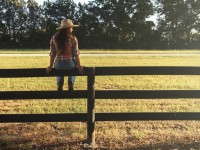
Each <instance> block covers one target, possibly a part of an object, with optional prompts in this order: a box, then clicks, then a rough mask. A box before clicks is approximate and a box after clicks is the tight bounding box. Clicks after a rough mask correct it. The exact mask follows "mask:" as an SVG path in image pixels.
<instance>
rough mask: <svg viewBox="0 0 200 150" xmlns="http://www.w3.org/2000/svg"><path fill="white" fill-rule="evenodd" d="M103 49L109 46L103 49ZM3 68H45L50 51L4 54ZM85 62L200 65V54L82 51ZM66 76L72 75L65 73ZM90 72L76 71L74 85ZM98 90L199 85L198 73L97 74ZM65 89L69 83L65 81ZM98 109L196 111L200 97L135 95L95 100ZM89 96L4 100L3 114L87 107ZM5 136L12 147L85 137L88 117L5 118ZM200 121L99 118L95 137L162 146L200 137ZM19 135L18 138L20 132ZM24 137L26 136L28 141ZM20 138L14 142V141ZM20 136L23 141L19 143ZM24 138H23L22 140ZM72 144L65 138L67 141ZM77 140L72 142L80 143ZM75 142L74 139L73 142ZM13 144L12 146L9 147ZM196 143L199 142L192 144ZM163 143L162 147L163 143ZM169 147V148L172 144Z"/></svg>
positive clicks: (26, 84) (22, 83) (120, 144)
mask: <svg viewBox="0 0 200 150" xmlns="http://www.w3.org/2000/svg"><path fill="white" fill-rule="evenodd" d="M103 53H104V51H103ZM0 58H1V59H0V68H45V67H47V66H48V64H49V57H48V56H47V57H44V56H43V57H21V56H20V57H0ZM81 62H82V65H84V66H87V67H89V66H200V57H199V56H195V57H164V56H162V57H161V56H157V57H152V56H145V57H142V56H134V57H125V56H109V57H108V56H107V57H102V56H81ZM65 81H67V77H65ZM86 82H87V78H86V77H77V80H76V84H75V90H79V89H80V90H85V89H86V88H87V83H86ZM0 84H1V86H0V91H26V90H27V91H31V90H32V91H37V90H38V91H40V90H56V88H57V87H56V81H55V77H49V78H42V77H41V78H17V79H15V78H3V79H0ZM95 87H96V89H97V90H104V89H106V90H109V89H114V90H117V89H118V90H168V89H171V90H200V77H199V76H193V75H189V76H170V75H167V76H163V75H162V76H158V75H155V76H153V75H139V76H98V77H96V81H95ZM64 88H65V90H66V89H67V84H65V87H64ZM95 105H96V107H95V108H96V112H196V111H200V101H199V99H164V100H163V99H162V100H161V99H154V100H152V99H145V100H140V99H137V100H135V99H131V100H126V99H125V100H113V99H110V100H96V104H95ZM86 111H87V101H86V99H73V100H69V99H61V100H60V99H51V100H8V101H4V100H2V101H1V102H0V112H1V114H7V113H16V114H20V113H25V114H29V113H31V114H32V113H33V114H35V113H79V112H80V113H86ZM0 126H1V128H0V147H1V142H2V141H3V143H8V144H7V145H11V146H10V147H12V146H13V147H14V146H16V145H18V147H19V145H21V147H22V148H31V147H32V146H33V145H35V146H38V147H39V146H41V145H48V144H51V145H55V144H56V143H60V144H61V145H62V143H68V142H69V141H78V140H83V139H85V137H86V125H85V124H84V123H28V124H14V125H12V124H0ZM199 127H200V123H199V122H196V121H141V122H140V121H134V122H97V124H96V130H95V131H96V142H97V144H99V145H102V146H105V147H108V148H111V149H112V148H122V149H125V148H138V149H139V148H141V147H143V148H145V147H148V148H149V149H156V148H157V149H159V147H163V146H166V143H168V146H170V144H171V145H172V147H171V148H177V147H176V146H174V147H173V145H175V144H176V143H182V145H183V144H187V143H188V144H190V143H193V141H196V144H199V141H200V136H199V135H200V130H199ZM16 137H17V138H18V139H19V141H18V143H17V142H16V141H17V138H16ZM23 139H27V141H24V140H23ZM13 141H14V142H16V143H17V144H13V143H14V142H13ZM20 142H21V144H19V143H20ZM22 143H23V144H22ZM66 145H67V144H65V147H67V146H66ZM77 145H78V143H77V144H76V145H71V147H73V148H74V147H75V148H74V149H78V148H77ZM68 147H70V144H69V145H68ZM7 148H8V147H7ZM193 148H195V147H193ZM160 149H161V148H160ZM169 149H170V148H169Z"/></svg>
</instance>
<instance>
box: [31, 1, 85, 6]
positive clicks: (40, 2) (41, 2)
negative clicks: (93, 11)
mask: <svg viewBox="0 0 200 150" xmlns="http://www.w3.org/2000/svg"><path fill="white" fill-rule="evenodd" d="M35 1H36V2H38V3H39V4H40V5H42V4H43V2H44V1H46V0H35ZM51 1H53V0H51ZM88 1H89V0H74V2H75V3H77V4H78V3H79V2H80V3H81V4H83V3H87V2H88Z"/></svg>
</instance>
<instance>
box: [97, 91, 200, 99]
mask: <svg viewBox="0 0 200 150" xmlns="http://www.w3.org/2000/svg"><path fill="white" fill-rule="evenodd" d="M172 98H200V90H129V91H126V90H97V91H96V92H95V99H172Z"/></svg>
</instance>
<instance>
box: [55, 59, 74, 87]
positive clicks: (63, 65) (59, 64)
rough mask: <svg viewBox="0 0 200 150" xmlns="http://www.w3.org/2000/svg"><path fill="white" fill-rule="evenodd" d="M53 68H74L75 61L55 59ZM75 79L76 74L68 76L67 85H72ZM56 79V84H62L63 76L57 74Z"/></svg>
mask: <svg viewBox="0 0 200 150" xmlns="http://www.w3.org/2000/svg"><path fill="white" fill-rule="evenodd" d="M54 68H55V69H57V70H71V69H74V68H76V63H75V61H74V60H68V61H60V60H55V62H54ZM75 79H76V76H68V85H70V84H72V85H74V82H75ZM56 81H57V86H63V84H64V76H57V77H56Z"/></svg>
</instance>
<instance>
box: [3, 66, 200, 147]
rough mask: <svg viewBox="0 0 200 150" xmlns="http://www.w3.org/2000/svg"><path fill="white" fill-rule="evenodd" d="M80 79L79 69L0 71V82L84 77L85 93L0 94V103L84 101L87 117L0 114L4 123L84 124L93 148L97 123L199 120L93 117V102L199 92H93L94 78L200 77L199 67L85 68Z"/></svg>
mask: <svg viewBox="0 0 200 150" xmlns="http://www.w3.org/2000/svg"><path fill="white" fill-rule="evenodd" d="M84 70H85V73H84V74H82V75H80V74H79V72H78V69H74V70H71V71H58V70H55V69H53V70H52V72H51V73H50V74H46V70H45V68H34V69H31V68H27V69H0V78H23V77H53V76H58V75H63V76H69V75H76V76H87V90H77V91H73V92H69V91H63V92H57V91H1V92H0V100H13V99H63V98H87V113H73V114H69V113H67V114H0V123H5V122H79V121H81V122H83V121H84V122H87V141H88V143H89V144H91V145H95V122H96V121H134V120H138V121H139V120H200V113H199V112H173V113H172V112H170V113H169V112H155V113H150V112H145V113H144V112H140V113H95V99H169V98H170V99H172V98H173V99H176V98H200V90H129V91H127V90H95V76H110V75H200V67H177V66H174V67H172V66H159V67H158V66H149V67H96V68H93V67H85V68H84Z"/></svg>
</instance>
